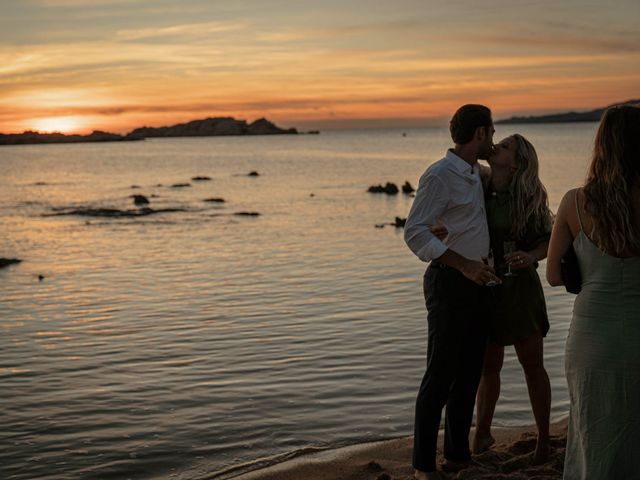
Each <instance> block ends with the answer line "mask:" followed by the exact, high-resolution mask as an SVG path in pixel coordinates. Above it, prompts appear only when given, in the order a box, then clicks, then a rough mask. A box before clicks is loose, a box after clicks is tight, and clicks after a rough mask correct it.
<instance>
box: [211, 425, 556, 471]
mask: <svg viewBox="0 0 640 480" xmlns="http://www.w3.org/2000/svg"><path fill="white" fill-rule="evenodd" d="M567 423H568V417H565V418H563V419H561V420H559V421H557V422H554V423H552V424H551V439H552V440H551V444H552V453H551V455H550V458H549V460H548V461H547V462H546V463H544V464H542V465H532V464H531V458H532V456H533V450H534V448H535V440H536V433H535V432H536V428H535V426H534V425H527V426H521V427H494V428H493V429H492V433H493V436H494V437H495V439H496V443H495V445H494V446H493V447H492V448H491V449H490V450H488V451H487V452H484V453H482V454H480V455H474V457H473V459H474V462H475V465H472V466H470V467H469V468H466V469H464V470H462V471H460V472H459V473H457V474H443V473H442V472H441V475H442V478H443V480H444V479H452V480H453V479H457V480H472V479H473V480H476V479H478V480H480V479H482V480H489V479H493V478H496V475H499V478H500V479H502V480H509V479H512V480H521V479H527V478H532V477H534V476H535V478H536V479H537V480H552V479H553V480H555V479H561V478H562V467H563V463H564V445H565V442H566V431H567ZM472 434H473V430H472ZM442 440H443V430H442V429H441V430H440V434H439V436H438V462H440V461H442V454H441V452H442ZM412 447H413V437H412V436H410V437H401V438H396V439H391V440H381V441H375V442H367V443H361V444H355V445H350V446H346V447H340V448H335V449H327V450H320V451H310V452H309V451H306V450H303V451H302V453H300V454H294V455H295V456H294V458H291V459H286V460H284V461H282V462H279V463H275V464H272V465H268V466H266V467H262V468H260V467H258V468H257V469H255V470H251V471H248V472H244V473H239V474H237V475H234V474H233V470H235V469H230V470H227V471H226V472H220V473H219V474H216V475H214V476H213V477H212V478H213V479H218V478H219V479H233V480H347V479H348V480H410V479H413V467H412V466H411V452H412ZM259 462H260V460H259V461H258V463H259ZM242 468H243V467H242V466H239V467H238V470H241V469H242Z"/></svg>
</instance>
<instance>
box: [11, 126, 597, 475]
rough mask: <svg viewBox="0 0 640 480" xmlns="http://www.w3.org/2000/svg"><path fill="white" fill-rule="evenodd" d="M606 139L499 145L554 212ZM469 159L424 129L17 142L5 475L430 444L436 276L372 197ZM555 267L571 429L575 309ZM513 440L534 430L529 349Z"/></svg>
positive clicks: (111, 471)
mask: <svg viewBox="0 0 640 480" xmlns="http://www.w3.org/2000/svg"><path fill="white" fill-rule="evenodd" d="M596 126H597V125H596V124H594V123H581V124H571V123H567V124H554V125H497V126H496V130H497V132H496V135H495V140H496V141H497V140H499V139H501V138H503V137H506V136H508V135H509V134H511V133H515V132H519V133H521V134H523V135H524V136H525V137H527V138H528V139H529V140H530V141H531V142H532V143H533V144H534V145H535V147H536V149H537V151H538V156H539V158H540V176H541V178H542V180H543V182H544V184H545V185H546V188H547V190H548V192H549V199H550V205H551V208H552V209H553V210H554V211H555V210H556V209H557V206H558V204H559V202H560V199H561V198H562V196H563V194H564V193H565V191H566V190H568V189H570V188H572V187H575V186H578V185H580V184H581V183H582V182H583V180H584V178H585V175H586V171H587V167H588V164H589V161H590V152H591V150H592V146H593V139H594V135H595V131H596ZM450 144H451V140H450V138H449V135H448V132H447V130H446V128H425V129H404V130H402V129H388V130H351V131H323V132H321V133H320V134H319V135H308V134H305V135H276V136H252V137H207V138H171V139H149V140H146V141H139V142H113V143H85V144H66V145H62V144H60V145H24V146H4V147H0V224H1V226H2V227H1V228H2V230H1V231H2V234H1V235H0V257H4V258H18V259H21V260H22V262H21V263H18V264H14V265H11V266H9V267H6V268H2V269H1V270H0V332H1V334H0V392H1V393H0V425H1V427H0V445H2V448H0V478H2V479H5V480H10V479H14V480H15V479H24V480H34V479H189V480H205V479H227V478H232V477H234V476H236V475H238V474H240V473H243V472H246V471H249V470H253V469H256V468H259V467H262V466H265V465H269V464H272V463H276V462H279V461H282V460H284V459H287V458H291V457H292V456H295V455H298V454H300V453H303V452H309V451H316V450H321V449H328V448H334V447H340V446H345V445H351V444H357V443H361V442H368V441H375V440H382V439H389V438H396V437H404V436H409V435H411V434H412V432H413V411H414V400H415V396H416V393H417V389H418V385H419V383H420V380H421V378H422V375H423V373H424V368H425V363H426V360H425V353H426V344H427V338H426V332H427V327H426V313H425V306H424V299H423V294H422V275H423V273H424V270H425V267H426V265H425V264H424V263H423V262H421V261H420V260H419V259H418V258H416V257H415V256H414V255H413V254H412V253H411V252H410V250H409V249H408V248H407V246H406V245H405V243H404V241H403V231H402V228H396V227H395V226H393V225H392V224H393V223H394V222H395V218H396V217H406V215H407V213H408V211H409V208H410V206H411V203H412V200H413V199H412V197H411V196H409V195H405V194H402V193H400V194H398V195H384V194H372V193H368V192H367V189H368V188H369V186H371V185H377V184H385V183H387V182H393V183H396V184H397V185H398V186H400V185H401V184H403V183H404V182H406V181H409V182H410V183H411V184H412V185H413V186H414V187H415V186H416V185H417V182H418V179H419V177H420V175H421V174H422V173H423V171H424V170H425V168H426V167H428V166H429V165H430V164H431V163H433V162H434V161H436V160H438V159H440V158H441V157H442V156H443V155H444V153H445V151H446V149H447V148H448V147H449V146H450ZM251 172H256V173H257V175H255V174H254V175H249V174H250V173H251ZM194 177H208V178H209V180H206V179H204V180H193V179H194ZM181 184H182V185H183V186H179V185H181ZM185 184H186V185H187V186H184V185H185ZM133 195H144V196H146V197H147V199H148V200H149V202H150V203H149V205H146V206H136V205H134V201H133V200H134V199H133V197H132V196H133ZM211 199H217V201H211ZM206 200H210V201H206ZM222 200H224V201H222ZM145 208H146V209H150V210H145ZM544 271H545V262H544V261H543V262H542V263H541V264H540V267H539V274H540V277H541V278H542V283H543V286H544V292H545V295H546V300H547V308H548V312H549V318H550V323H551V330H550V332H549V334H548V336H547V338H546V339H545V344H544V349H545V353H544V359H545V365H546V368H547V370H548V372H549V376H550V379H551V385H552V418H553V419H554V420H557V419H561V418H563V417H564V416H566V415H567V413H568V393H567V388H566V384H565V377H564V344H565V339H566V335H567V330H568V326H569V323H570V320H571V311H572V306H573V299H574V297H573V296H572V295H570V294H568V293H566V292H565V291H564V289H563V288H551V287H549V286H548V284H547V282H546V280H545V279H544ZM495 424H497V425H503V426H511V425H526V424H533V416H532V413H531V408H530V405H529V398H528V394H527V390H526V384H525V380H524V375H523V372H522V369H521V367H520V366H519V364H518V361H517V358H516V356H515V353H514V352H513V349H512V348H507V353H506V358H505V364H504V368H503V371H502V392H501V396H500V401H499V403H498V405H497V409H496V414H495Z"/></svg>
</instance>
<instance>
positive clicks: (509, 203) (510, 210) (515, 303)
mask: <svg viewBox="0 0 640 480" xmlns="http://www.w3.org/2000/svg"><path fill="white" fill-rule="evenodd" d="M489 165H490V166H491V175H490V177H489V178H488V181H487V188H486V197H485V205H486V212H487V221H488V223H489V235H490V238H491V250H492V254H493V255H492V257H493V261H494V268H495V271H496V274H497V275H498V276H499V277H500V279H501V280H502V284H500V285H497V286H493V287H490V288H491V289H492V297H493V300H492V304H493V305H492V310H493V314H492V319H491V324H490V332H489V343H488V345H487V350H486V353H485V358H484V367H483V373H482V379H481V381H480V387H479V388H478V396H477V414H476V433H475V437H474V439H473V443H472V450H473V453H475V454H477V453H481V452H483V451H485V450H487V449H488V448H489V447H490V446H491V445H492V444H493V443H494V439H493V437H492V436H491V421H492V419H493V414H494V411H495V406H496V403H497V401H498V397H499V396H500V370H501V368H502V362H503V358H504V347H505V346H508V345H513V346H514V347H515V350H516V353H517V356H518V360H519V361H520V364H521V365H522V368H523V370H524V375H525V379H526V382H527V388H528V390H529V399H530V401H531V406H532V409H533V414H534V418H535V421H536V426H537V428H538V441H537V445H536V450H535V454H534V458H533V461H534V463H540V462H543V461H544V460H546V458H547V457H548V454H549V448H550V447H549V415H550V408H551V387H550V384H549V377H548V375H547V372H546V370H545V368H544V364H543V354H542V353H543V347H542V338H543V337H544V336H545V335H546V333H547V331H548V330H549V321H548V318H547V309H546V304H545V300H544V294H543V291H542V285H541V284H540V278H539V277H538V273H537V271H536V267H537V266H538V261H539V260H542V259H544V258H545V257H546V255H547V246H548V243H549V236H550V232H551V226H552V219H553V215H552V213H551V211H550V210H549V206H548V199H547V192H546V190H545V188H544V186H543V185H542V183H541V182H540V179H539V177H538V157H537V154H536V151H535V149H534V148H533V145H531V143H529V142H528V141H527V140H526V139H525V138H524V137H523V136H522V135H518V134H515V135H512V136H510V137H507V138H505V139H504V140H502V141H501V142H499V143H498V144H496V145H495V146H494V152H493V154H492V155H491V157H490V158H489ZM489 260H491V259H489Z"/></svg>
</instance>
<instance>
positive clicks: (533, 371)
mask: <svg viewBox="0 0 640 480" xmlns="http://www.w3.org/2000/svg"><path fill="white" fill-rule="evenodd" d="M514 346H515V348H516V353H517V354H518V360H519V361H520V365H522V368H523V370H524V376H525V378H526V380H527V389H528V390H529V400H530V401H531V409H532V410H533V416H534V418H535V420H536V427H538V442H537V445H536V452H535V455H534V459H533V460H534V463H543V462H544V461H546V460H547V458H548V457H549V450H550V444H549V417H550V414H551V385H550V383H549V376H548V375H547V371H546V370H545V368H544V364H543V356H542V352H543V347H542V336H541V335H540V334H539V333H536V334H535V335H532V336H531V337H529V338H527V339H525V340H521V341H519V342H516V344H515V345H514Z"/></svg>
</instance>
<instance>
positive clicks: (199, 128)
mask: <svg viewBox="0 0 640 480" xmlns="http://www.w3.org/2000/svg"><path fill="white" fill-rule="evenodd" d="M297 133H298V131H297V130H296V129H295V128H289V129H284V128H280V127H277V126H276V125H274V124H273V123H271V122H270V121H269V120H267V119H266V118H261V119H259V120H256V121H255V122H253V123H247V122H246V121H245V120H236V119H235V118H232V117H218V118H205V119H203V120H193V121H191V122H187V123H179V124H177V125H172V126H170V127H159V128H154V127H141V128H136V129H135V130H133V131H131V132H129V133H127V134H126V135H118V134H116V133H108V132H101V131H98V130H96V131H94V132H92V133H90V134H89V135H65V134H63V133H59V132H55V133H39V132H33V131H27V132H24V133H13V134H1V133H0V145H26V144H41V143H80V142H122V141H132V140H144V139H145V138H158V137H213V136H221V135H282V134H293V135H295V134H297ZM310 133H315V132H310Z"/></svg>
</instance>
